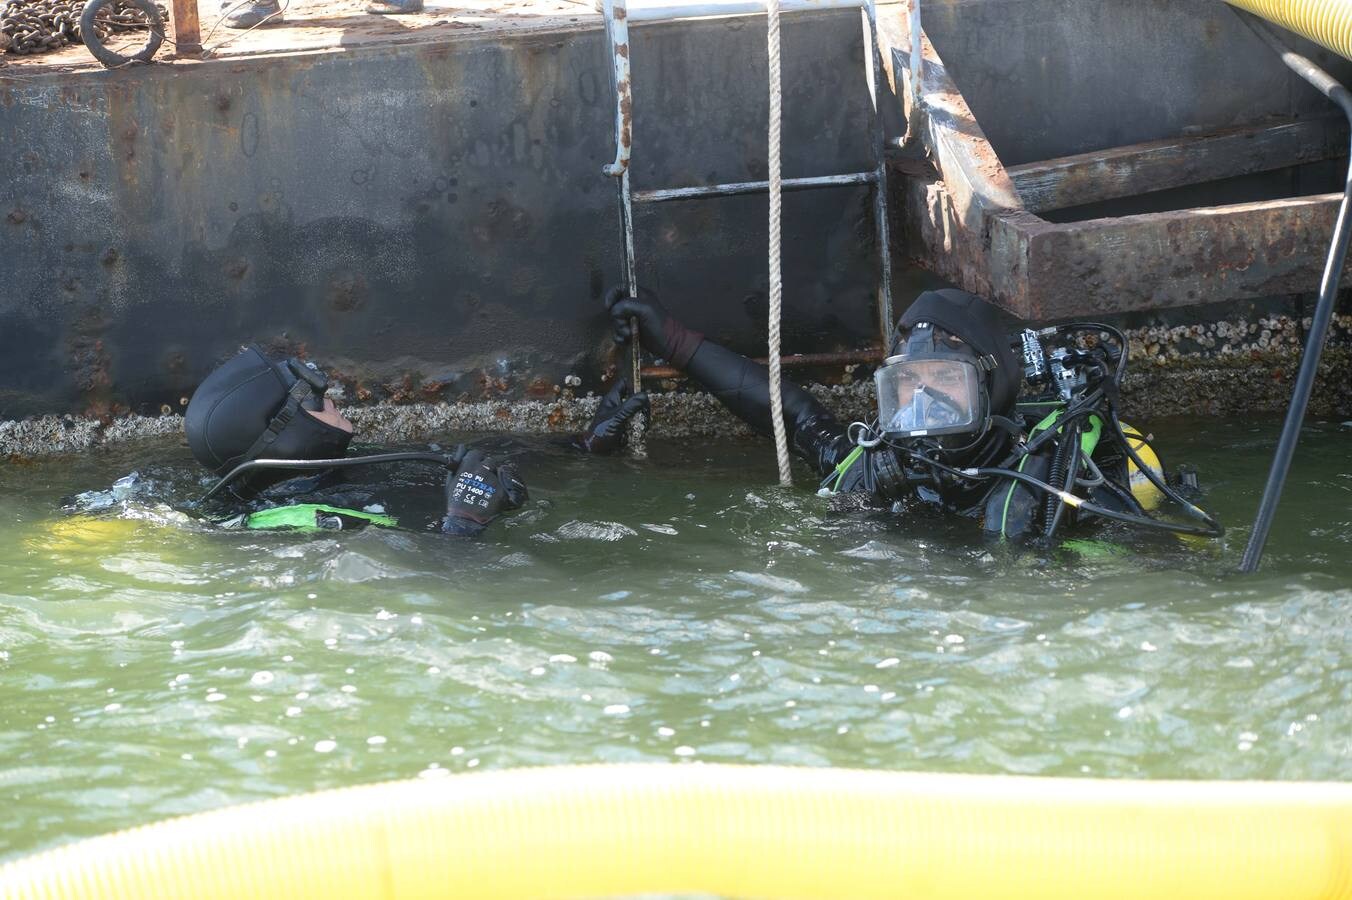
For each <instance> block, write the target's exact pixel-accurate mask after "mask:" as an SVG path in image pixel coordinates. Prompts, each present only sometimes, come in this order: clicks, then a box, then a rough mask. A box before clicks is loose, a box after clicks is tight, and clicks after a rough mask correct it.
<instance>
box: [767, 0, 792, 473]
mask: <svg viewBox="0 0 1352 900" xmlns="http://www.w3.org/2000/svg"><path fill="white" fill-rule="evenodd" d="M765 15H766V19H765V33H766V50H767V51H768V56H769V61H770V154H769V160H768V162H769V168H770V341H769V344H770V346H769V348H768V352H767V355H768V356H769V361H770V423H771V425H772V426H773V428H774V431H775V457H776V459H777V460H778V461H779V483H780V484H782V485H784V486H785V487H788V486H789V485H791V484H793V474H792V472H790V470H789V439H788V435H787V434H785V431H784V398H783V397H781V396H780V393H779V319H780V311H781V308H782V306H783V301H784V274H783V271H782V270H781V266H780V263H781V252H780V245H779V238H780V213H781V202H782V191H781V187H782V185H781V183H780V182H781V172H780V165H781V163H780V158H779V144H780V139H779V125H780V120H781V118H782V115H783V110H782V108H781V107H782V94H783V86H782V85H781V83H780V74H779V0H766V4H765Z"/></svg>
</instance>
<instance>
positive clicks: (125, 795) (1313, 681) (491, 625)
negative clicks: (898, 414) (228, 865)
mask: <svg viewBox="0 0 1352 900" xmlns="http://www.w3.org/2000/svg"><path fill="white" fill-rule="evenodd" d="M1186 425H1187V427H1185V423H1173V424H1171V425H1168V426H1167V427H1164V426H1161V427H1158V428H1156V434H1157V436H1158V441H1157V444H1156V446H1157V447H1158V448H1159V449H1160V450H1161V452H1162V455H1163V456H1164V458H1165V460H1166V462H1168V463H1170V464H1178V463H1182V462H1187V463H1191V464H1193V465H1196V466H1197V467H1198V468H1199V469H1200V472H1201V477H1202V482H1203V485H1204V487H1205V488H1206V490H1207V496H1206V499H1205V505H1207V506H1208V507H1210V508H1212V509H1213V510H1214V511H1216V512H1217V513H1218V515H1220V517H1221V518H1222V520H1223V521H1225V522H1226V523H1227V524H1228V525H1230V526H1231V531H1230V533H1229V534H1228V535H1227V537H1226V539H1225V541H1224V542H1223V543H1222V544H1216V543H1214V542H1196V543H1193V544H1181V543H1177V542H1173V541H1168V540H1157V539H1150V540H1138V539H1132V538H1130V537H1124V536H1123V535H1122V534H1121V533H1118V532H1112V533H1110V535H1109V536H1110V537H1112V538H1113V539H1114V540H1116V541H1118V542H1119V543H1123V544H1125V545H1126V549H1127V553H1126V554H1124V555H1123V554H1119V555H1105V556H1102V557H1095V558H1083V557H1080V556H1078V555H1075V554H1072V553H1070V552H1068V551H1067V552H1058V553H1051V554H1048V553H1040V554H1039V553H1011V552H1008V551H1007V550H1006V549H1004V548H1001V547H995V546H988V545H986V544H984V543H983V542H982V541H981V539H980V537H979V535H978V529H977V526H976V524H975V523H973V522H969V521H965V520H959V521H944V520H941V519H936V518H933V517H929V516H923V517H916V518H912V519H910V520H898V519H897V518H896V517H893V516H891V515H890V514H871V515H864V514H838V513H832V512H830V511H829V510H828V509H827V508H826V505H825V503H824V501H822V500H820V499H819V498H817V497H815V496H814V495H813V494H812V493H811V491H810V490H809V489H808V487H807V483H808V481H809V479H808V477H807V473H806V470H804V469H798V470H797V471H796V476H797V478H798V481H799V485H800V486H799V487H798V488H796V489H794V490H783V489H780V488H778V487H774V486H771V484H770V483H771V482H772V481H773V475H774V465H773V456H772V453H771V452H770V450H769V448H768V446H767V445H766V444H764V443H749V442H748V443H734V442H717V443H711V444H702V443H697V442H690V443H689V444H685V445H675V444H668V445H662V444H654V446H653V447H652V451H653V454H652V457H651V458H650V459H648V460H645V461H642V462H638V461H633V460H629V459H590V458H585V457H581V456H578V455H574V454H573V453H572V452H571V451H568V450H565V449H563V448H561V447H559V446H557V445H556V444H553V443H550V442H547V441H545V440H543V439H541V440H531V441H522V440H519V439H507V438H495V437H487V438H483V439H482V440H481V441H480V443H481V444H482V445H484V446H491V447H497V448H502V449H505V451H506V452H507V453H508V454H509V455H511V456H513V457H514V458H516V459H517V461H518V462H519V464H520V466H521V468H522V471H523V473H524V475H525V477H526V479H527V482H528V484H529V485H530V490H531V494H532V499H531V502H530V503H529V504H528V506H527V508H526V509H524V510H523V511H521V512H520V513H518V514H515V515H514V516H512V517H510V518H508V519H505V520H503V521H501V522H499V523H497V524H496V525H494V526H493V528H492V529H491V530H490V531H489V532H488V534H487V535H485V536H484V537H483V538H481V539H478V540H472V541H465V540H456V539H450V538H446V537H443V536H441V535H439V534H431V533H423V532H421V531H418V530H414V531H392V530H380V529H374V528H373V529H368V530H366V531H360V532H341V533H317V534H301V533H295V532H292V533H261V532H248V531H227V530H223V529H220V528H215V527H212V526H209V525H207V524H204V523H202V522H200V521H197V520H195V519H194V518H193V517H191V516H189V515H186V514H185V513H183V512H181V511H176V510H175V509H174V508H173V506H174V505H175V504H180V505H181V501H183V500H184V499H186V498H189V497H191V496H194V495H195V494H197V493H199V492H200V491H201V490H202V477H201V474H200V473H199V472H198V471H197V470H196V469H195V468H194V466H193V464H192V462H191V458H190V457H189V456H188V455H187V452H186V450H185V449H184V448H183V447H182V446H181V445H179V444H177V443H172V444H167V445H158V446H140V447H136V448H124V449H119V450H117V451H114V452H110V453H100V454H90V455H88V456H85V457H83V458H78V459H61V460H50V461H43V462H38V463H32V464H19V463H9V464H5V465H3V466H0V492H2V495H3V496H4V497H5V498H6V500H7V501H8V504H9V510H8V513H9V514H8V515H7V516H6V517H5V519H4V520H3V521H0V572H3V579H2V580H0V758H3V759H4V760H5V764H4V766H3V767H0V802H3V804H4V807H5V809H6V811H7V814H6V815H5V816H3V817H0V856H4V857H9V856H13V855H17V854H20V853H23V852H27V851H31V850H34V849H37V848H40V847H44V846H48V845H51V844H54V843H57V842H61V841H65V840H69V839H73V838H76V837H81V836H85V835H90V834H96V833H101V832H104V831H108V830H111V829H114V828H119V827H124V826H128V825H133V824H140V823H144V822H149V821H153V820H156V819H160V818H163V817H166V816H171V815H176V814H180V813H186V812H193V811H197V810H203V809H209V808H213V807H218V806H222V805H226V804H230V803H237V802H240V801H245V800H252V799H259V798H264V797H271V796H277V795H282V794H289V793H295V792H301V791H308V790H312V789H316V788H324V787H333V786H338V785H348V784H357V783H364V782H372V781H378V780H382V779H391V778H406V777H423V778H438V777H444V776H446V775H448V774H453V773H457V772H463V771H468V770H473V769H488V768H502V767H508V766H519V765H540V764H549V763H576V762H627V761H719V762H765V763H780V764H788V765H810V766H824V765H836V766H857V767H869V768H889V769H924V770H940V771H954V772H997V773H1020V774H1027V773H1031V774H1055V775H1072V776H1075V775H1087V776H1109V777H1147V778H1203V779H1215V778H1245V779H1247V778H1276V779H1348V778H1349V777H1352V664H1349V658H1348V652H1347V648H1348V646H1349V642H1350V641H1352V454H1349V451H1348V446H1349V440H1352V428H1349V427H1344V426H1342V425H1340V424H1339V423H1336V422H1330V423H1319V424H1314V425H1311V426H1310V427H1308V428H1307V429H1306V432H1305V435H1304V437H1303V442H1302V444H1301V448H1300V450H1299V452H1298V454H1297V458H1296V466H1295V469H1294V471H1293V474H1292V477H1291V480H1290V482H1289V484H1288V487H1287V492H1286V495H1285V499H1284V502H1283V506H1282V510H1281V512H1280V513H1279V514H1278V519H1277V526H1276V529H1275V530H1274V533H1273V537H1272V541H1271V544H1270V545H1269V547H1270V549H1269V553H1268V556H1267V558H1266V560H1265V564H1264V568H1263V571H1262V573H1261V574H1260V575H1258V576H1256V577H1248V578H1246V577H1241V576H1238V575H1236V574H1234V568H1235V565H1236V563H1237V561H1238V558H1239V555H1240V552H1241V550H1242V548H1243V542H1244V539H1245V538H1246V537H1247V524H1248V522H1249V521H1251V519H1252V516H1253V512H1254V508H1255V506H1256V504H1257V498H1258V495H1259V492H1260V490H1261V486H1262V479H1263V478H1264V476H1265V474H1266V469H1267V464H1268V461H1269V454H1270V452H1271V447H1272V443H1273V440H1274V439H1275V434H1276V430H1277V424H1276V422H1275V421H1268V422H1260V423H1256V424H1255V423H1248V422H1244V423H1241V422H1229V423H1217V422H1207V423H1201V424H1197V423H1186ZM132 470H136V471H137V472H138V473H139V477H138V478H137V479H135V480H127V481H123V482H121V483H120V487H115V488H110V486H112V485H114V483H115V482H117V481H118V479H120V478H122V477H123V476H126V475H127V474H128V473H129V472H131V471H132ZM392 477H393V478H394V479H395V480H396V481H397V482H398V489H399V491H401V492H402V493H401V494H400V496H404V497H408V496H414V497H421V498H423V500H424V502H426V503H427V504H430V505H431V506H433V507H434V506H435V505H436V504H437V502H438V501H439V499H440V486H439V482H438V478H437V476H436V474H435V473H433V472H430V471H409V470H400V471H399V472H398V473H396V474H395V475H393V476H392ZM85 491H95V492H100V493H98V494H95V495H87V496H86V497H85V498H84V500H83V501H82V503H83V504H84V506H85V507H86V508H91V509H93V511H92V512H90V513H88V514H85V515H80V516H71V515H68V514H67V513H66V512H64V511H63V508H62V507H63V502H64V501H65V499H66V498H68V497H71V496H72V495H75V494H77V493H80V492H85ZM91 498H93V499H91ZM100 506H101V507H103V508H97V507H100ZM391 506H392V507H393V506H394V504H393V503H391ZM391 512H393V513H395V514H399V513H400V512H401V510H399V509H395V508H392V509H391ZM412 518H413V519H417V517H416V516H414V517H412ZM1098 536H1099V537H1103V536H1104V535H1103V533H1102V532H1100V533H1099V534H1098Z"/></svg>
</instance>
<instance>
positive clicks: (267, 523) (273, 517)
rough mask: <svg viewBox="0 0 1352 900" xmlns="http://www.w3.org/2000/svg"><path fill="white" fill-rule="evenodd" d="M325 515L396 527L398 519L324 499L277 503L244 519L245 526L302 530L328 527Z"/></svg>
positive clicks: (341, 520) (364, 523)
mask: <svg viewBox="0 0 1352 900" xmlns="http://www.w3.org/2000/svg"><path fill="white" fill-rule="evenodd" d="M325 516H337V517H338V520H339V522H342V523H343V524H344V525H346V523H345V522H343V520H344V519H357V520H360V522H361V524H362V525H379V526H381V527H383V528H393V527H394V526H396V525H398V524H399V523H398V521H397V520H396V519H395V518H394V517H393V516H383V515H380V514H379V513H369V512H365V511H364V510H360V509H344V508H342V507H341V506H327V505H325V504H323V503H297V504H295V505H294V506H274V507H273V508H272V509H262V510H259V511H258V512H255V513H249V515H248V516H246V517H245V519H244V527H245V528H298V529H300V530H301V531H322V530H326V529H325V528H324V526H323V525H322V524H320V519H321V518H322V517H325Z"/></svg>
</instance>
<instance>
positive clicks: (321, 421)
mask: <svg viewBox="0 0 1352 900" xmlns="http://www.w3.org/2000/svg"><path fill="white" fill-rule="evenodd" d="M327 386H328V380H327V378H326V377H325V375H324V374H323V372H322V371H320V370H319V369H318V367H316V366H315V365H314V364H312V363H306V362H302V361H301V360H299V359H295V358H292V359H287V360H284V361H276V360H271V359H268V358H267V357H266V356H265V355H264V354H263V352H262V351H261V350H259V349H258V348H257V347H253V346H251V347H248V348H246V349H245V350H243V351H242V352H241V353H240V354H239V355H237V356H235V357H234V358H233V359H231V360H229V361H228V362H226V363H225V364H224V365H222V366H220V367H219V368H217V369H216V370H215V371H214V372H212V373H211V374H210V375H208V376H207V378H206V379H205V380H204V381H203V382H202V384H201V385H199V386H198V388H197V390H196V391H195V392H194V393H193V396H192V400H191V401H190V402H189V403H188V409H187V414H186V416H185V419H186V421H185V428H186V431H187V437H188V446H189V448H190V449H191V450H192V453H193V456H194V457H196V458H197V461H198V462H200V463H201V464H202V465H204V466H206V467H207V468H209V469H211V470H212V471H213V472H215V473H216V474H217V475H219V476H221V481H219V482H218V483H217V484H216V486H215V487H214V488H212V490H211V491H210V492H208V495H207V497H208V498H209V497H211V496H215V495H220V494H229V495H230V497H231V498H232V499H233V501H234V505H235V506H236V507H239V506H243V507H245V508H246V510H247V511H245V512H242V513H241V514H240V516H239V517H238V518H237V519H236V520H234V521H235V522H237V523H238V524H241V525H243V526H245V527H251V528H274V527H301V528H316V527H318V528H334V529H342V528H353V527H363V526H365V525H371V524H374V525H383V526H388V525H393V524H395V520H394V519H393V518H391V517H390V516H388V515H385V513H384V510H383V504H380V505H374V504H370V503H363V504H362V506H361V507H360V508H358V507H356V506H355V505H347V504H349V503H353V502H354V501H353V500H352V496H350V495H351V492H345V491H344V489H343V487H344V486H343V484H342V483H340V481H339V479H338V478H337V473H338V472H339V471H341V470H343V469H345V468H348V467H351V466H355V465H370V464H376V463H384V462H405V461H419V462H424V463H432V464H433V465H439V466H442V467H444V468H445V469H446V470H447V475H446V482H445V497H444V500H445V504H444V509H445V513H444V515H442V516H441V517H440V518H439V519H438V520H437V521H436V523H435V527H436V528H438V529H439V530H441V531H442V532H444V533H446V534H452V535H465V536H468V535H475V534H478V533H480V532H481V531H483V529H484V528H485V527H487V526H488V524H489V523H490V522H491V521H493V519H495V518H497V516H499V515H500V514H501V513H503V512H505V511H507V510H512V509H517V508H519V507H520V506H521V505H522V504H523V503H525V501H526V499H527V492H526V485H525V483H524V482H523V481H522V480H521V478H520V476H519V475H518V474H517V470H516V467H515V466H514V465H513V464H512V463H510V462H503V463H500V462H498V461H497V460H495V459H494V458H493V457H491V456H488V455H486V454H485V453H483V451H480V450H470V451H468V452H466V451H465V449H464V448H463V447H460V448H457V450H456V451H455V452H454V453H451V454H439V453H419V452H407V453H383V454H374V455H369V456H355V457H349V456H347V449H348V445H349V443H350V442H351V441H352V433H353V427H352V423H351V422H350V421H348V420H347V419H346V418H345V417H344V416H343V415H342V413H340V412H339V411H338V409H337V408H336V407H335V405H334V403H333V401H332V400H331V399H328V398H326V397H325V396H324V392H325V390H326V389H327ZM624 389H625V386H624V385H623V384H622V383H621V384H617V385H615V387H614V388H613V389H612V390H611V392H610V393H609V394H608V395H607V396H606V397H605V398H604V399H603V400H602V402H601V404H600V407H599V408H598V409H597V413H596V416H595V418H594V419H593V420H592V423H591V425H590V426H589V428H588V430H587V431H586V432H584V433H583V434H581V435H578V436H577V437H576V438H575V439H574V444H575V446H577V447H579V448H580V449H583V450H585V451H587V452H592V453H605V452H610V451H611V450H613V449H615V448H616V447H617V446H618V445H619V443H620V441H621V439H622V435H623V432H624V425H625V423H626V422H627V421H628V420H629V419H630V418H632V417H633V416H634V415H636V414H638V413H639V412H641V411H642V410H645V409H646V408H647V396H646V395H644V394H637V395H635V396H632V397H628V398H626V397H624V393H623V392H624ZM369 499H370V497H369V496H362V497H360V500H361V501H365V500H369ZM377 510H379V511H377Z"/></svg>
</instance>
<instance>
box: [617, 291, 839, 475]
mask: <svg viewBox="0 0 1352 900" xmlns="http://www.w3.org/2000/svg"><path fill="white" fill-rule="evenodd" d="M606 300H607V304H608V305H609V306H610V314H611V318H612V320H613V322H614V326H615V340H616V342H618V343H621V344H624V343H628V341H629V340H630V338H631V337H632V335H631V334H630V329H629V319H630V318H631V317H633V318H636V319H637V320H638V326H639V338H640V340H642V342H643V346H644V348H645V349H647V350H648V351H649V352H650V353H653V354H654V355H656V356H659V357H662V358H664V359H666V361H667V362H668V363H670V364H671V365H672V366H674V367H675V368H677V369H681V370H683V371H685V372H687V373H689V374H690V376H691V377H693V378H694V379H695V380H696V381H698V382H699V383H700V384H701V385H702V386H703V387H704V388H705V389H706V390H708V391H709V393H711V394H713V395H714V396H715V397H717V398H718V399H719V401H720V402H721V403H722V404H723V405H724V406H726V407H727V408H728V409H729V410H731V411H732V412H733V414H734V415H736V416H737V417H738V418H739V419H741V420H742V421H743V422H746V423H747V424H748V425H750V426H751V427H752V428H753V429H755V430H756V431H758V432H760V433H761V434H770V433H771V430H772V429H771V423H770V374H769V370H768V369H767V368H766V367H765V366H763V365H761V364H760V363H758V362H754V361H752V360H750V359H747V358H746V357H745V356H742V355H741V354H739V353H733V352H732V351H731V350H728V349H727V348H726V347H722V346H719V345H718V344H715V343H714V342H713V341H710V340H708V339H706V338H705V337H704V335H702V334H700V333H699V332H698V331H692V330H691V329H689V328H686V327H685V326H684V325H682V324H681V323H680V322H678V321H677V320H676V319H675V318H674V317H672V315H671V314H670V313H669V312H667V309H666V307H664V306H663V305H662V304H661V302H659V301H658V300H657V299H656V298H655V297H653V296H652V295H650V294H648V293H647V292H642V296H640V297H637V298H634V297H626V296H624V293H623V291H622V290H620V289H618V288H617V289H615V290H612V291H611V293H610V294H609V295H608V296H607V298H606ZM780 397H781V398H782V399H783V401H784V424H785V426H786V428H787V430H788V432H789V434H790V436H791V438H790V441H791V444H792V446H793V450H794V452H796V453H797V454H798V455H799V456H801V457H803V458H804V459H806V460H807V461H808V462H809V463H811V464H812V465H813V466H814V467H815V468H816V469H817V470H818V472H819V473H820V474H822V475H825V474H826V473H827V472H830V471H832V470H833V469H834V468H835V466H836V463H837V462H839V461H840V459H841V458H843V457H844V456H845V454H847V453H848V452H849V450H850V445H849V441H848V439H847V438H846V436H845V429H844V427H842V426H841V424H840V423H839V422H837V421H836V418H835V416H833V415H832V414H831V413H830V411H829V410H827V409H826V407H824V406H822V405H821V404H820V403H818V402H817V401H816V399H814V398H813V396H812V395H811V394H809V393H808V392H807V391H805V390H803V389H802V388H801V387H799V386H798V385H796V384H794V383H792V382H789V381H781V382H780Z"/></svg>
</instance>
